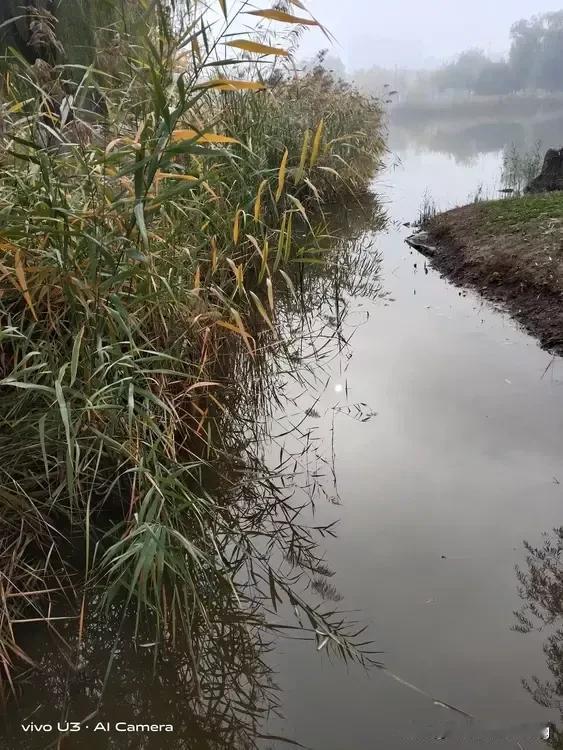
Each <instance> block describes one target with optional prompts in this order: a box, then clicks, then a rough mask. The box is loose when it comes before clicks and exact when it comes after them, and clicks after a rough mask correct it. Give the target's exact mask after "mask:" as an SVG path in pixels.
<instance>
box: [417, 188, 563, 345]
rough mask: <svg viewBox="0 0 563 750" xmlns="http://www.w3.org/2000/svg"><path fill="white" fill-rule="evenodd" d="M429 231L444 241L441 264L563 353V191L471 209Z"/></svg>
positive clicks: (436, 258)
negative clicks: (500, 305)
mask: <svg viewBox="0 0 563 750" xmlns="http://www.w3.org/2000/svg"><path fill="white" fill-rule="evenodd" d="M424 228H425V230H426V231H427V232H428V233H429V235H430V238H431V241H432V242H433V243H434V244H435V245H436V251H435V253H433V255H432V258H431V262H432V265H433V266H435V267H436V268H437V269H438V270H439V271H441V272H442V273H444V275H445V276H447V277H448V278H449V279H451V280H452V281H453V282H455V283H457V284H460V285H464V286H470V287H473V288H475V289H477V290H478V291H479V292H480V293H481V294H482V295H483V296H484V297H486V298H487V299H489V300H492V301H494V302H500V303H502V305H503V306H504V307H505V308H506V309H507V310H508V311H509V312H510V313H511V314H512V315H513V316H514V317H515V318H516V319H517V320H518V321H519V322H520V323H522V325H523V326H524V327H525V328H526V329H527V330H528V331H529V332H530V333H531V334H533V335H534V336H536V337H537V338H538V339H539V340H540V343H541V345H542V346H543V347H544V348H546V349H549V350H550V351H553V352H554V353H557V354H563V192H562V193H547V194H542V195H535V196H526V197H523V198H510V199H505V200H500V201H488V202H483V203H475V204H472V205H469V206H463V207H462V208H456V209H454V210H453V211H448V212H446V213H443V214H439V215H437V216H435V217H434V218H433V219H431V220H430V221H429V222H428V223H427V224H426V226H425V227H424Z"/></svg>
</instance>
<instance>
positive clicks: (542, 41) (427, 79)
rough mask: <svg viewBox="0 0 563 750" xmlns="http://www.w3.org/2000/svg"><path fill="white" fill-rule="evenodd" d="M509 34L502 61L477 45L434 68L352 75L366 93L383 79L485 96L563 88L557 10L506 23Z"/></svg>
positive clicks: (412, 90)
mask: <svg viewBox="0 0 563 750" xmlns="http://www.w3.org/2000/svg"><path fill="white" fill-rule="evenodd" d="M510 39H511V44H510V51H509V53H508V56H507V57H506V58H505V59H503V60H493V59H491V58H490V57H489V56H488V55H487V54H485V52H483V51H482V50H479V49H469V50H466V51H464V52H462V53H461V54H460V55H459V56H458V57H457V58H456V59H455V60H454V61H453V62H450V63H447V64H445V65H443V66H442V67H440V68H438V69H437V70H432V71H430V70H428V71H408V70H403V71H399V70H394V71H389V70H384V69H382V68H372V69H370V70H363V71H359V72H358V73H356V74H355V75H354V78H355V80H356V81H357V82H358V84H359V85H360V86H361V87H362V88H363V89H366V90H370V93H377V91H378V89H379V90H380V91H381V89H382V87H383V86H384V84H385V83H387V84H391V85H392V87H393V88H396V89H398V90H399V93H400V94H402V95H407V96H409V95H413V94H418V95H429V94H433V93H434V94H435V93H445V92H465V93H471V94H478V95H483V96H491V95H501V94H511V93H515V92H518V91H529V90H542V91H548V92H560V91H563V10H560V11H557V12H553V13H544V14H542V15H538V16H534V17H533V18H531V19H529V20H525V19H523V20H521V21H518V22H517V23H515V24H513V26H512V27H511V30H510ZM386 77H387V80H384V79H385V78H386ZM388 88H389V86H388V87H387V89H388Z"/></svg>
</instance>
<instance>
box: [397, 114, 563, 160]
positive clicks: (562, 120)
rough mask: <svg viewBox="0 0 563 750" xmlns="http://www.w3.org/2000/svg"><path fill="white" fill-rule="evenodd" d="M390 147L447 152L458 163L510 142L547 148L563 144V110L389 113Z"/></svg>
mask: <svg viewBox="0 0 563 750" xmlns="http://www.w3.org/2000/svg"><path fill="white" fill-rule="evenodd" d="M391 117H392V119H391V124H390V132H391V146H392V148H393V149H395V150H397V151H402V150H404V149H405V148H407V147H412V146H415V147H416V148H418V149H419V150H421V151H422V150H425V151H431V152H436V153H441V154H448V155H449V156H451V157H453V158H454V159H455V160H456V161H457V162H458V163H460V164H471V163H473V161H474V160H475V159H476V158H477V157H478V156H479V155H481V154H485V153H493V152H498V151H503V150H504V149H505V148H507V147H508V146H510V145H511V144H513V145H514V146H515V147H516V149H518V150H519V151H522V150H529V149H530V148H532V147H533V146H534V145H535V144H536V143H538V142H539V143H541V144H542V145H543V147H544V149H545V150H547V148H560V147H561V145H562V140H561V132H562V130H563V113H561V112H559V113H552V114H550V115H548V116H546V115H543V116H535V115H532V114H528V115H527V116H524V117H519V116H516V117H514V118H513V119H512V118H510V117H508V118H507V117H502V116H500V117H499V116H498V113H497V115H495V113H494V112H491V113H489V114H488V115H487V114H486V113H485V114H484V115H482V116H480V117H474V116H473V117H472V116H471V115H470V114H468V115H467V117H463V118H461V117H459V116H456V113H455V110H453V111H452V112H451V113H449V114H448V113H447V112H446V113H444V112H442V113H440V115H439V116H437V117H433V118H432V117H429V116H428V117H426V118H421V117H420V116H419V115H418V114H417V113H416V112H412V113H406V114H404V115H401V114H400V113H399V114H395V115H393V114H392V116H391Z"/></svg>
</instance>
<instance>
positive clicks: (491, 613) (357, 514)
mask: <svg viewBox="0 0 563 750" xmlns="http://www.w3.org/2000/svg"><path fill="white" fill-rule="evenodd" d="M532 130H533V127H532ZM497 131H498V128H497ZM399 135H400V138H399V137H397V139H396V140H397V141H398V151H397V152H396V155H395V156H394V157H392V158H391V159H390V166H389V168H388V169H387V171H386V173H385V174H384V175H382V176H381V177H380V178H379V179H378V180H377V182H376V185H375V189H376V191H377V192H378V193H379V194H381V195H382V197H383V198H384V201H385V203H386V205H387V209H388V212H389V214H390V216H391V218H392V219H393V221H394V224H393V225H392V226H391V227H390V228H389V229H388V230H387V231H385V232H384V233H381V234H377V235H375V236H374V237H373V242H374V250H377V251H379V252H380V253H381V255H382V263H381V268H380V281H381V285H382V288H383V290H384V292H386V293H388V297H387V298H383V299H381V300H380V301H376V302H367V301H365V300H362V299H356V300H354V301H353V302H351V303H350V304H351V307H352V308H354V307H355V310H356V314H357V319H360V318H361V316H362V315H365V320H364V322H363V324H362V325H359V326H358V327H357V328H356V329H355V330H354V337H353V340H352V343H351V347H352V357H351V358H348V356H346V357H343V358H342V359H340V360H337V361H336V362H335V363H333V370H332V372H331V378H330V382H329V385H328V387H327V390H326V392H325V393H324V395H323V397H322V403H324V406H325V411H326V413H327V414H328V413H334V408H333V407H334V406H335V405H342V404H343V403H346V402H347V403H349V404H355V403H358V402H364V403H366V404H368V405H369V407H370V409H371V410H373V411H374V412H376V413H377V416H376V417H374V418H373V419H370V420H368V421H365V422H362V421H358V420H355V419H352V418H350V417H349V416H348V415H347V414H346V413H343V412H342V410H338V411H337V412H336V414H337V416H336V419H335V429H334V454H335V461H336V474H337V479H338V486H339V493H340V496H341V498H342V500H343V507H339V508H337V509H336V511H335V517H338V518H339V519H340V524H339V528H338V538H337V539H334V540H330V541H329V542H327V561H328V563H329V565H330V567H331V568H333V569H334V570H335V571H336V574H335V576H334V578H333V579H332V583H334V585H335V586H336V588H337V589H338V591H339V593H340V594H341V595H342V596H343V600H342V601H341V602H340V605H339V606H341V607H343V608H344V609H347V610H359V614H358V615H357V619H359V620H362V621H365V622H368V623H369V626H370V630H369V634H370V636H371V637H372V638H373V640H374V643H375V647H376V648H377V650H379V651H382V652H383V653H382V654H381V656H380V659H381V661H382V662H383V663H384V664H385V666H386V667H387V668H388V669H389V670H391V671H392V672H393V674H394V675H396V676H397V677H399V678H400V679H401V680H403V681H404V682H399V681H398V680H397V679H394V678H393V676H391V675H390V674H389V673H388V672H384V671H379V670H372V671H371V672H370V673H369V674H365V673H363V672H362V670H361V669H358V668H355V667H350V668H349V669H348V668H346V667H344V666H343V665H341V664H339V663H336V664H332V663H329V662H328V661H326V660H322V659H321V658H319V655H318V654H316V653H315V652H314V649H312V648H311V646H310V644H307V643H302V642H298V641H292V642H283V643H282V644H281V645H280V646H279V648H278V651H277V654H276V667H277V669H278V671H279V678H278V683H279V685H280V688H281V691H282V707H283V712H284V716H285V718H284V720H283V721H275V722H273V723H272V726H273V727H275V729H276V730H277V731H278V732H280V733H281V732H283V734H284V735H285V736H288V737H291V738H294V739H297V740H299V742H301V743H303V744H304V745H307V746H310V747H314V748H318V749H319V750H363V749H364V748H382V750H393V749H394V748H397V749H398V748H425V747H442V748H452V750H453V749H454V748H455V749H456V750H465V748H467V750H469V748H475V747H481V746H483V747H494V748H497V747H498V748H520V749H521V750H522V749H523V748H526V750H528V749H529V748H532V747H541V746H545V744H544V743H542V742H541V740H540V733H541V730H542V728H543V727H545V726H546V722H547V721H549V720H553V721H557V720H558V718H559V717H558V716H557V712H556V711H555V712H554V711H553V709H552V710H551V711H549V710H547V709H545V708H543V707H541V706H540V705H538V704H537V703H536V702H534V700H533V699H532V697H531V695H530V694H529V692H527V691H526V690H525V689H524V687H523V684H522V679H523V678H527V679H529V678H531V677H532V676H533V675H537V676H538V677H539V678H540V679H541V678H544V677H545V674H546V666H545V657H544V654H543V652H542V645H543V640H544V634H538V633H532V634H521V633H519V632H515V631H514V630H513V629H512V628H513V626H514V625H515V622H516V620H515V617H514V614H513V611H514V610H515V609H518V608H519V607H520V605H521V604H522V602H521V600H520V599H519V597H518V592H517V584H518V582H517V578H516V573H515V566H516V565H518V564H519V565H523V564H524V562H525V550H524V547H523V540H527V541H529V542H530V543H532V544H535V545H541V542H542V533H543V532H550V531H551V530H552V528H553V527H555V526H559V525H561V522H562V520H563V511H562V508H563V484H559V482H560V481H562V482H563V363H562V362H561V361H560V360H555V361H553V359H552V357H551V356H550V355H549V354H547V353H546V352H544V351H542V350H541V349H540V348H539V347H538V346H537V344H536V342H535V341H534V340H533V339H532V338H530V337H529V336H528V335H527V334H526V333H524V332H522V331H521V330H520V329H519V328H518V326H517V325H516V324H514V323H513V322H512V321H511V320H510V318H509V317H507V316H506V315H505V314H503V313H502V312H499V311H498V310H495V309H493V308H492V306H490V305H489V304H487V303H485V302H483V301H482V300H481V299H480V298H479V297H478V296H477V295H476V294H474V293H472V292H467V293H466V292H461V291H460V290H459V289H458V288H456V287H454V286H452V285H451V284H449V283H448V282H447V281H445V280H443V279H442V278H440V276H439V275H438V274H437V273H436V272H434V271H432V270H428V269H426V268H425V260H424V258H423V257H422V256H420V255H417V254H416V252H411V250H410V249H409V248H408V246H407V245H406V244H405V243H404V239H405V237H406V236H407V235H408V234H409V233H410V232H412V230H409V229H408V228H406V227H404V226H402V225H403V223H404V222H409V221H412V220H413V219H414V218H415V217H416V215H417V211H418V209H419V207H420V205H421V203H422V199H423V196H424V194H425V192H428V193H429V194H430V195H431V196H432V198H433V199H434V201H435V202H436V204H437V206H438V207H439V208H440V209H443V208H448V207H452V206H454V205H456V204H460V203H466V202H468V200H471V199H472V197H473V196H474V195H475V193H476V191H477V190H478V189H479V188H480V187H481V188H482V191H483V192H484V193H485V194H488V195H492V196H493V195H495V191H496V190H497V189H498V187H499V186H500V173H501V165H502V151H501V150H499V147H498V144H496V146H493V147H492V148H491V147H490V146H489V145H488V144H487V142H486V139H485V142H484V143H483V146H482V148H480V147H479V129H477V130H474V131H473V136H472V141H471V143H470V144H468V140H467V138H465V137H464V135H463V134H460V137H459V139H457V141H456V139H455V138H453V139H451V138H450V139H449V142H448V145H447V149H446V148H445V149H444V152H440V147H439V144H438V145H436V144H433V147H432V150H430V148H429V146H428V145H425V144H420V143H416V142H415V141H414V140H411V141H410V142H409V134H408V133H405V132H402V133H400V134H399ZM532 135H533V133H532ZM534 140H535V139H534V138H533V137H532V138H530V141H531V142H532V143H533V141H534ZM452 141H453V144H452ZM509 143H510V141H508V142H507V143H506V145H509ZM468 145H470V148H468ZM545 145H546V146H548V145H561V144H550V143H547V144H545ZM393 146H394V141H393V131H392V132H391V147H392V148H393ZM456 149H457V152H456ZM468 151H469V153H468ZM343 360H345V361H343ZM340 385H344V386H345V388H346V391H344V392H341V393H340V394H339V393H338V392H335V388H336V391H338V390H339V386H340ZM346 392H347V398H345V393H346ZM318 411H319V412H321V413H325V412H323V409H318ZM331 424H332V417H328V416H327V417H325V420H324V423H323V420H322V419H321V420H319V424H318V426H317V430H318V431H319V433H320V434H321V435H322V436H323V438H324V441H325V444H326V445H327V450H329V447H328V446H330V442H331V441H332V432H331V429H330V428H331ZM405 683H409V684H405ZM414 688H417V690H415V689H414ZM419 691H420V692H419ZM433 699H438V701H440V702H444V703H447V704H450V705H451V706H455V707H456V708H459V709H461V710H462V711H463V712H465V713H467V714H470V715H471V716H472V717H474V718H473V719H470V718H467V717H465V716H464V715H462V714H460V713H456V712H454V711H452V710H450V709H448V708H446V707H443V706H440V705H438V704H436V703H435V702H434V701H433ZM276 747H277V746H276Z"/></svg>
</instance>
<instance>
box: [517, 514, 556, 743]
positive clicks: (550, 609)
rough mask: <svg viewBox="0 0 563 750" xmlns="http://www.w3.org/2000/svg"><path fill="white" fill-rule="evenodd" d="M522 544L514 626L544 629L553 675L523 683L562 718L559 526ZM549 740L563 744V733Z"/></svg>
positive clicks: (547, 655)
mask: <svg viewBox="0 0 563 750" xmlns="http://www.w3.org/2000/svg"><path fill="white" fill-rule="evenodd" d="M525 546H526V550H527V557H526V569H525V570H521V569H517V576H518V580H519V583H520V585H519V593H520V596H521V598H522V599H523V600H524V604H523V606H522V608H521V609H520V610H519V611H518V612H516V613H515V614H516V618H517V625H516V626H515V629H516V630H518V631H520V632H522V633H530V632H531V631H533V630H537V631H543V630H544V629H547V630H548V632H549V635H548V637H547V639H546V641H545V643H544V647H543V651H544V654H545V656H546V663H547V668H548V669H549V671H550V672H551V674H552V676H553V679H551V680H540V679H539V678H538V677H532V678H531V679H530V680H528V679H525V680H523V684H524V687H525V688H526V690H528V692H529V693H530V694H531V696H532V697H533V699H534V700H535V701H536V702H537V703H539V704H540V705H542V706H545V707H546V708H553V709H556V710H557V711H558V712H559V715H560V720H561V721H562V722H563V526H562V527H560V528H558V529H554V530H553V532H552V534H544V541H543V545H542V546H541V547H537V548H536V547H532V546H531V545H530V544H528V543H527V542H525ZM550 743H551V744H552V746H553V747H556V748H563V734H561V732H559V731H558V730H557V729H555V728H553V731H552V737H551V740H550Z"/></svg>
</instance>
